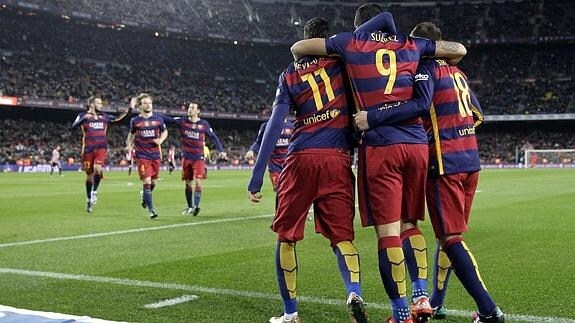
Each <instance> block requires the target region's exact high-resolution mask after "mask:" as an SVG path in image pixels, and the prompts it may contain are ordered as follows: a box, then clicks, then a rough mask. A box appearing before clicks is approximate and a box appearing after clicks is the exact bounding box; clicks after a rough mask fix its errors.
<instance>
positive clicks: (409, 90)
mask: <svg viewBox="0 0 575 323" xmlns="http://www.w3.org/2000/svg"><path fill="white" fill-rule="evenodd" d="M384 91H385V89H379V90H377V91H371V92H360V93H357V94H358V98H359V101H360V102H361V105H360V107H371V108H379V107H380V106H381V104H382V102H397V101H405V100H409V99H411V97H412V96H413V87H411V86H406V87H396V88H393V91H392V93H393V94H384V93H383V92H384ZM382 98H383V99H382Z"/></svg>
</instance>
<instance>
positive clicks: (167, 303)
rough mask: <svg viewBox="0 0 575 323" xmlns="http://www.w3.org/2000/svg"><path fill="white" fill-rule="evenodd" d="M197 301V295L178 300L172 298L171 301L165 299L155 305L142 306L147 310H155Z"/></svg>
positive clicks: (185, 296) (182, 297)
mask: <svg viewBox="0 0 575 323" xmlns="http://www.w3.org/2000/svg"><path fill="white" fill-rule="evenodd" d="M196 299H198V295H184V296H181V297H178V298H172V299H166V300H163V301H160V302H157V303H152V304H146V305H144V308H148V309H156V308H162V307H167V306H174V305H178V304H182V303H185V302H189V301H193V300H196Z"/></svg>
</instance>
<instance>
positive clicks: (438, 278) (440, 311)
mask: <svg viewBox="0 0 575 323" xmlns="http://www.w3.org/2000/svg"><path fill="white" fill-rule="evenodd" d="M450 276H451V260H449V257H448V256H447V254H446V253H445V252H444V251H443V249H442V248H441V242H440V241H439V240H438V241H437V245H436V249H435V253H434V256H433V277H432V292H431V297H430V298H429V303H430V305H431V308H432V309H433V318H434V319H436V320H443V319H445V318H446V316H447V312H446V309H445V306H444V305H443V304H445V296H446V294H447V286H448V283H449V277H450Z"/></svg>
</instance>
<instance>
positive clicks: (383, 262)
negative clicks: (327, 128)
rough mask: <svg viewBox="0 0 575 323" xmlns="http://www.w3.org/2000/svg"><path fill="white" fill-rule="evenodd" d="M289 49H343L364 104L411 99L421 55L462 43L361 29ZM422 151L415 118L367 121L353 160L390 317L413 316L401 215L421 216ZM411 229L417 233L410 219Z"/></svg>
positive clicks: (372, 106) (458, 52) (449, 51)
mask: <svg viewBox="0 0 575 323" xmlns="http://www.w3.org/2000/svg"><path fill="white" fill-rule="evenodd" d="M382 11H383V10H382V9H381V7H379V6H377V5H372V4H367V5H363V6H361V7H360V8H359V9H358V10H357V12H356V19H355V25H356V26H359V25H361V24H363V23H364V22H367V21H368V20H369V19H371V18H373V17H374V16H376V15H377V14H379V13H381V12H382ZM292 53H293V54H294V58H295V59H298V58H300V57H302V56H305V55H337V56H339V57H341V59H342V60H343V61H344V63H345V66H346V70H347V73H348V75H349V78H350V81H351V83H352V88H353V94H354V99H355V101H356V103H357V104H358V108H360V109H361V110H368V111H369V110H376V109H387V108H388V107H390V106H394V105H396V104H400V103H401V102H402V101H405V100H409V99H411V97H412V93H413V80H414V76H415V71H416V68H417V65H418V62H419V59H420V58H421V57H424V56H435V57H445V58H448V59H454V60H457V59H460V58H461V57H462V56H464V55H465V54H466V50H465V47H464V46H463V45H461V44H459V43H454V42H441V41H439V42H435V41H432V40H428V39H423V38H414V37H410V36H406V35H392V34H388V33H384V32H379V31H363V30H359V31H356V32H353V33H349V32H348V33H339V34H337V35H334V36H332V37H330V38H329V39H309V40H302V41H299V42H297V43H295V44H294V45H293V46H292ZM427 158H428V150H427V135H426V133H425V131H424V129H423V126H422V121H421V119H420V118H414V119H412V120H409V121H406V122H404V123H400V124H394V125H385V126H381V127H377V128H374V129H370V130H369V131H366V132H364V133H363V135H362V143H361V146H360V150H359V168H358V177H359V183H358V186H359V204H360V214H361V219H362V224H363V225H364V226H375V229H376V235H377V239H378V242H377V245H378V256H379V271H380V274H381V279H382V281H383V285H384V287H385V290H386V292H387V294H388V296H389V298H390V300H391V304H392V308H393V317H392V318H390V319H389V320H388V321H389V322H412V319H411V314H410V308H409V305H408V302H407V297H406V292H407V287H406V283H405V280H406V272H405V264H404V261H405V256H404V253H403V250H402V242H401V238H400V233H401V231H402V222H403V223H405V224H406V225H407V226H409V224H410V223H416V221H417V220H422V219H423V217H424V211H425V202H424V201H425V181H426V176H427ZM404 231H406V232H407V231H408V230H404ZM409 231H410V233H409V234H413V235H418V236H421V234H420V232H419V230H418V229H417V227H415V226H413V225H412V227H411V228H410V230H409ZM420 240H421V239H420ZM422 297H426V295H422Z"/></svg>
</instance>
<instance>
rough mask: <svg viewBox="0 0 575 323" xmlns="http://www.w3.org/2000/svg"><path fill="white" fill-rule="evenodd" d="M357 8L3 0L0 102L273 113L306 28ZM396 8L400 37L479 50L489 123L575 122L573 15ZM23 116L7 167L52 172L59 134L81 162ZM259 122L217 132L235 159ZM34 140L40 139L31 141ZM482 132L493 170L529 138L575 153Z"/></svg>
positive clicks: (342, 22)
mask: <svg viewBox="0 0 575 323" xmlns="http://www.w3.org/2000/svg"><path fill="white" fill-rule="evenodd" d="M356 6H357V3H356V2H351V1H331V2H326V1H305V2H304V1H296V0H294V1H281V2H276V1H273V0H242V1H230V0H211V1H204V0H184V1H174V0H168V1H161V2H157V1H156V2H154V1H145V0H129V1H109V0H104V1H88V0H80V1H70V0H28V1H15V0H0V96H13V97H18V98H33V99H51V100H58V101H62V102H72V103H73V102H76V103H77V102H80V103H81V102H84V100H85V98H87V97H88V96H90V95H92V94H94V93H101V94H102V95H103V96H104V98H105V100H106V101H107V102H106V103H107V105H110V106H113V107H123V106H125V105H126V104H127V102H129V98H130V96H132V95H134V94H135V93H138V92H142V91H146V92H149V93H151V94H152V95H153V96H154V98H155V102H154V103H155V105H156V107H164V108H170V109H178V110H181V107H182V106H185V104H187V103H188V102H190V101H198V102H201V103H203V108H204V111H207V112H221V113H248V114H254V115H259V116H265V115H268V114H269V112H270V106H271V103H272V101H273V96H274V93H275V87H276V84H277V76H278V75H279V73H280V72H281V71H282V70H283V68H284V67H285V66H286V65H287V64H288V63H289V62H290V61H291V59H292V58H291V55H290V53H289V45H290V44H291V43H292V42H293V41H294V40H296V39H298V38H300V37H301V36H302V35H301V25H302V24H303V23H304V22H305V21H306V20H307V19H309V18H311V17H313V16H324V17H327V18H329V20H330V21H331V22H332V27H333V30H334V31H343V30H349V29H350V28H351V26H352V25H353V24H352V21H353V12H354V10H353V9H354V8H355V7H356ZM386 6H388V9H389V11H390V12H392V13H393V14H394V17H395V20H396V24H397V28H398V30H399V31H403V32H408V31H409V30H410V29H411V27H412V26H413V25H414V23H416V22H418V21H421V20H430V21H433V22H435V23H437V24H439V26H440V27H441V28H442V30H443V34H444V37H445V38H446V39H455V40H459V41H463V42H465V43H466V45H467V46H468V48H469V53H468V55H467V57H466V58H465V59H464V60H463V61H462V62H461V66H462V68H463V70H465V71H466V72H467V73H468V76H469V79H470V83H471V84H472V87H473V89H474V91H475V92H476V93H477V96H478V97H479V99H480V101H481V103H482V106H483V109H484V112H485V113H486V115H516V114H521V115H527V114H548V113H572V112H575V88H574V85H573V82H572V81H573V75H574V74H575V65H574V64H572V57H571V56H572V55H568V53H572V52H575V44H574V42H573V39H575V26H573V24H571V23H570V22H569V17H572V16H573V15H574V14H575V8H574V7H573V6H569V5H565V4H564V3H563V2H553V1H542V0H537V1H497V2H493V1H473V2H468V1H458V2H453V1H434V2H415V1H413V2H409V1H403V2H401V3H399V2H390V3H388V4H386ZM510 26H513V28H510ZM50 111H51V110H50ZM75 113H76V112H75ZM68 119H70V118H68ZM14 120H15V118H14V117H10V118H7V119H5V120H2V125H3V129H2V137H3V138H10V139H12V140H5V142H4V143H3V144H2V148H1V153H0V154H1V155H0V162H3V163H6V162H12V161H16V160H18V159H22V158H24V156H25V155H29V156H32V158H31V159H32V162H40V161H42V160H44V159H46V158H48V156H47V154H48V153H49V151H50V149H51V148H50V147H52V146H53V144H54V143H53V142H52V141H53V140H56V139H54V138H59V139H58V140H63V141H64V143H63V146H64V156H65V155H66V154H67V153H70V154H71V155H75V156H79V148H80V147H79V146H78V142H79V141H78V138H77V136H74V135H70V134H65V135H64V136H63V137H61V136H57V134H56V133H53V132H54V131H59V130H56V129H62V127H67V126H68V125H67V123H63V122H56V123H50V122H53V121H50V122H39V121H30V122H26V123H24V124H25V126H22V127H18V126H17V125H18V124H20V123H19V122H16V121H14ZM70 121H71V119H70ZM252 123H253V122H252ZM253 124H254V125H250V126H248V127H247V128H250V130H248V131H247V132H246V130H227V129H226V130H224V131H223V132H222V131H221V130H218V134H219V136H220V138H224V146H225V147H226V148H228V149H227V150H228V153H229V154H230V155H231V157H232V158H233V157H238V158H239V157H241V156H242V155H243V153H244V152H245V149H247V147H248V146H249V144H250V140H252V139H253V136H254V135H255V133H253V132H254V131H255V130H256V129H257V125H255V123H253ZM124 127H125V126H119V127H111V129H110V142H114V143H116V142H123V140H124V137H125V133H126V130H125V129H124ZM223 128H226V127H223ZM238 129H239V128H238ZM226 131H229V134H228V133H226ZM479 132H480V131H479ZM24 133H30V134H32V135H31V136H29V137H28V139H27V142H19V140H20V138H23V137H21V136H19V135H22V134H24ZM47 134H51V135H52V136H47ZM479 136H480V145H481V147H482V148H481V150H482V159H483V160H484V161H486V162H493V161H494V160H495V159H499V160H502V161H505V162H507V161H509V162H512V161H514V160H515V153H514V148H513V147H517V146H520V142H518V140H529V141H530V142H533V143H535V144H534V146H536V147H537V148H554V147H555V146H556V144H558V145H559V146H561V147H573V139H572V134H570V135H568V136H561V135H560V133H557V132H555V133H553V132H551V134H550V133H549V131H547V132H545V135H544V137H545V139H543V138H540V137H541V133H538V132H534V133H523V135H522V136H523V139H518V138H514V135H511V134H510V133H502V134H498V133H497V132H496V131H491V132H490V134H482V133H481V132H480V134H479ZM228 137H229V138H231V139H229V140H228V139H225V138H228ZM171 140H175V139H174V137H172V139H171ZM226 140H228V142H226ZM67 147H69V148H67ZM117 148H118V149H120V148H121V147H117ZM114 149H115V148H112V150H111V153H110V154H111V156H110V158H109V159H110V161H111V162H112V163H117V162H119V160H121V158H122V157H123V152H121V150H118V151H114Z"/></svg>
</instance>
